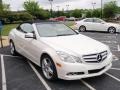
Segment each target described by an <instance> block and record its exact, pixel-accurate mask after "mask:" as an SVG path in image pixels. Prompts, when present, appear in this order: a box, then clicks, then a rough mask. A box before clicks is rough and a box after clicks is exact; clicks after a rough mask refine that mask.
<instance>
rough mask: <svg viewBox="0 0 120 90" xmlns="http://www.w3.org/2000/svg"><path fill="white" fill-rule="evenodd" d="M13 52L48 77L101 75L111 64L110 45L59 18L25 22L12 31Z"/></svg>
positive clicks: (70, 78)
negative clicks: (90, 36) (80, 31)
mask: <svg viewBox="0 0 120 90" xmlns="http://www.w3.org/2000/svg"><path fill="white" fill-rule="evenodd" d="M9 41H10V47H11V54H12V55H16V54H17V53H19V54H21V55H23V56H25V57H26V58H28V59H29V60H31V61H32V62H34V63H35V64H37V65H38V66H40V67H41V68H42V72H43V75H44V76H45V78H46V79H48V80H54V79H57V78H60V79H65V80H76V79H81V78H87V77H93V76H99V75H101V74H103V73H105V72H106V71H107V70H109V69H110V68H111V66H112V63H111V62H112V53H111V51H110V49H109V47H108V46H106V45H105V44H103V43H101V42H98V41H96V40H94V39H91V38H89V37H87V36H84V35H82V34H78V33H77V32H75V31H74V30H72V29H70V28H69V27H67V26H66V25H64V24H62V23H59V22H51V21H37V22H25V23H22V24H20V25H19V26H18V27H17V28H14V29H12V31H11V32H10V34H9Z"/></svg>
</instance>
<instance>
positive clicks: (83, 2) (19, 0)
mask: <svg viewBox="0 0 120 90" xmlns="http://www.w3.org/2000/svg"><path fill="white" fill-rule="evenodd" d="M25 1H27V0H3V2H4V3H6V4H10V9H11V10H12V11H18V10H23V3H24V2H25ZM35 1H37V2H39V5H40V6H41V7H42V8H44V9H50V3H49V1H48V0H35ZM109 1H117V4H118V6H120V0H103V3H106V2H109ZM92 3H96V4H95V6H94V7H95V8H99V7H100V6H101V0H53V9H54V10H58V7H57V6H59V10H62V9H64V10H67V6H66V5H69V8H68V9H69V10H71V9H91V8H93V6H92Z"/></svg>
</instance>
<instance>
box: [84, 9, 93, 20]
mask: <svg viewBox="0 0 120 90" xmlns="http://www.w3.org/2000/svg"><path fill="white" fill-rule="evenodd" d="M85 13H86V17H87V18H90V17H92V12H91V10H86V12H85Z"/></svg>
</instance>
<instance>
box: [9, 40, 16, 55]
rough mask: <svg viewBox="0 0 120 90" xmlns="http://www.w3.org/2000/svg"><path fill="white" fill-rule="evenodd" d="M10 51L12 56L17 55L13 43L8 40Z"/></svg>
mask: <svg viewBox="0 0 120 90" xmlns="http://www.w3.org/2000/svg"><path fill="white" fill-rule="evenodd" d="M10 52H11V54H12V55H13V56H16V55H17V51H16V49H15V45H14V43H13V42H12V41H11V42H10Z"/></svg>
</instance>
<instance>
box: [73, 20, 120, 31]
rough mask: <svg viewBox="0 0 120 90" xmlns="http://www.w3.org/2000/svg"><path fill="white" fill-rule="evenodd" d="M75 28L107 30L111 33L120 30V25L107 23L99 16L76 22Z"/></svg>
mask: <svg viewBox="0 0 120 90" xmlns="http://www.w3.org/2000/svg"><path fill="white" fill-rule="evenodd" d="M75 29H78V30H79V31H82V32H83V31H105V32H109V33H115V32H120V25H119V24H115V23H107V22H105V21H103V20H102V19H99V18H86V19H83V20H81V21H76V22H75Z"/></svg>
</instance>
